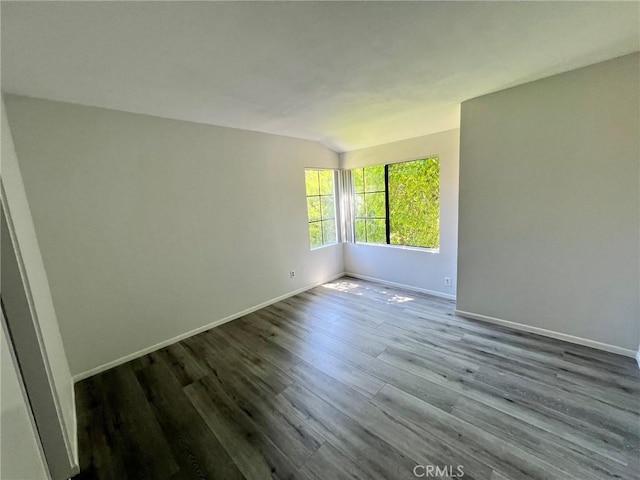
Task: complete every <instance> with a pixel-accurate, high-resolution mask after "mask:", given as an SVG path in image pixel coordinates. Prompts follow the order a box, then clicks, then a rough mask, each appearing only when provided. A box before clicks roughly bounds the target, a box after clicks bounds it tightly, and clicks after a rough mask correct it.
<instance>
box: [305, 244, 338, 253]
mask: <svg viewBox="0 0 640 480" xmlns="http://www.w3.org/2000/svg"><path fill="white" fill-rule="evenodd" d="M339 243H340V242H334V243H326V244H324V245H320V246H319V247H312V248H311V251H312V252H313V251H315V250H322V249H323V248H327V247H333V246H334V245H338V244H339Z"/></svg>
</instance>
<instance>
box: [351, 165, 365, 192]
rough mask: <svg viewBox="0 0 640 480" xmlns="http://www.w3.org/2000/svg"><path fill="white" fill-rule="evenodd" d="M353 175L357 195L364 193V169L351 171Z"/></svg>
mask: <svg viewBox="0 0 640 480" xmlns="http://www.w3.org/2000/svg"><path fill="white" fill-rule="evenodd" d="M351 175H352V177H353V189H354V191H355V192H356V193H362V192H364V169H362V168H356V169H355V170H351Z"/></svg>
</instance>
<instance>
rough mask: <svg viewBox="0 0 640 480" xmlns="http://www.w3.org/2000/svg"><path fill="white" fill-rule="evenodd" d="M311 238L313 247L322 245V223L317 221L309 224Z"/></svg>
mask: <svg viewBox="0 0 640 480" xmlns="http://www.w3.org/2000/svg"><path fill="white" fill-rule="evenodd" d="M309 240H310V243H311V248H315V247H320V246H321V245H322V223H321V222H315V223H310V224H309Z"/></svg>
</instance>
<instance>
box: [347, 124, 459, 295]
mask: <svg viewBox="0 0 640 480" xmlns="http://www.w3.org/2000/svg"><path fill="white" fill-rule="evenodd" d="M459 135H460V130H458V129H455V130H448V131H445V132H440V133H435V134H432V135H425V136H422V137H416V138H411V139H408V140H401V141H398V142H392V143H386V144H383V145H378V146H375V147H369V148H364V149H361V150H354V151H351V152H347V153H343V154H342V155H341V167H342V168H344V169H351V168H358V167H364V166H367V165H380V164H385V163H395V162H402V161H406V160H415V159H418V158H424V157H428V156H431V155H438V156H439V157H440V249H439V251H429V250H425V249H415V248H403V247H396V246H389V245H367V244H353V243H345V244H344V262H345V270H346V271H347V272H349V273H353V274H357V275H362V276H365V277H369V278H374V279H378V280H383V281H387V282H393V283H398V284H402V285H406V286H409V287H412V288H415V289H418V290H422V291H428V292H433V293H437V294H440V295H443V296H447V297H449V298H453V297H455V294H456V290H455V285H456V257H457V254H456V252H457V240H458V164H459ZM445 276H447V277H451V278H452V286H450V287H447V286H445V285H444V277H445Z"/></svg>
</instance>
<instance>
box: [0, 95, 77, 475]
mask: <svg viewBox="0 0 640 480" xmlns="http://www.w3.org/2000/svg"><path fill="white" fill-rule="evenodd" d="M0 138H1V144H2V145H1V158H2V170H1V172H0V173H1V178H2V186H3V187H4V193H5V195H6V196H5V197H4V198H3V201H5V202H6V207H7V209H8V211H9V212H10V213H11V219H12V221H13V228H14V230H15V232H14V233H15V238H16V241H17V243H18V245H19V246H20V252H21V255H22V261H23V263H24V270H25V271H24V274H25V275H26V277H27V279H28V281H29V286H30V288H31V296H32V300H33V309H34V311H35V317H36V318H37V321H38V326H39V329H40V333H41V336H42V342H43V346H44V353H43V355H44V357H45V361H46V362H48V364H49V367H50V371H49V374H50V376H51V379H52V382H53V385H54V389H55V393H56V400H57V405H56V408H57V409H58V411H59V415H60V417H61V421H62V424H63V428H64V430H65V433H66V436H67V443H68V444H67V450H68V453H69V455H70V460H71V463H72V464H75V465H77V464H78V450H77V445H76V441H77V439H76V416H75V398H74V390H73V379H72V376H71V372H70V370H69V364H68V362H67V356H66V353H65V350H64V347H63V342H62V337H61V334H60V329H59V325H58V319H57V316H56V310H55V308H54V305H53V301H52V298H51V291H50V289H49V282H48V278H47V274H46V272H45V268H44V265H43V261H42V256H41V251H40V247H39V243H38V238H37V237H36V232H35V230H34V224H33V219H32V215H31V209H30V205H29V202H28V201H27V197H26V192H25V186H24V183H23V179H22V175H21V172H20V167H19V165H18V160H17V158H16V152H15V149H14V143H13V139H12V135H11V131H10V128H9V123H8V121H7V115H6V111H5V104H4V102H2V129H1V137H0Z"/></svg>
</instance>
